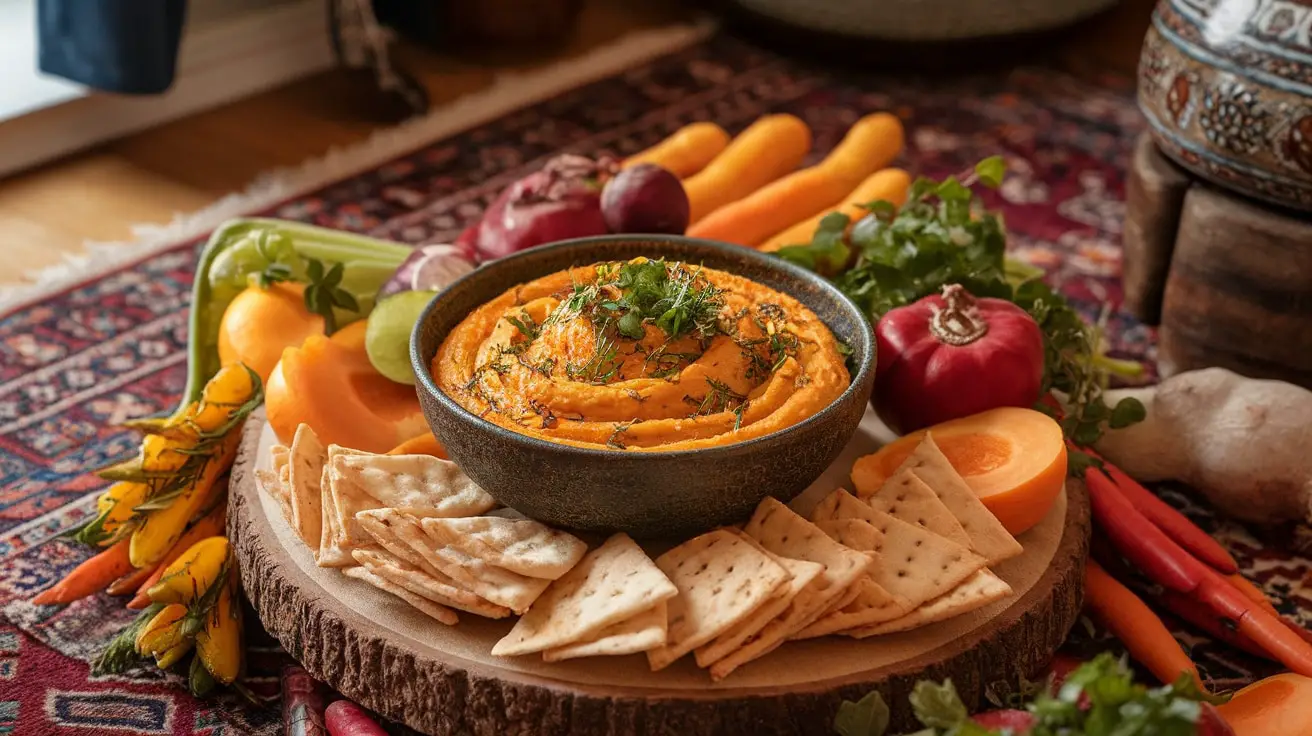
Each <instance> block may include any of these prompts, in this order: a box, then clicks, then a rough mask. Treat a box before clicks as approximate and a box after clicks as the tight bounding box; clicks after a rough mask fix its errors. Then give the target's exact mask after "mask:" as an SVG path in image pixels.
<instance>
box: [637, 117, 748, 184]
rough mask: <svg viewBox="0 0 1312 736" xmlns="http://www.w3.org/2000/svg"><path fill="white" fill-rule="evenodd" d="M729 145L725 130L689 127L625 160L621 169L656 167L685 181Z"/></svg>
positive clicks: (706, 125) (713, 126) (700, 125)
mask: <svg viewBox="0 0 1312 736" xmlns="http://www.w3.org/2000/svg"><path fill="white" fill-rule="evenodd" d="M728 145H729V134H728V133H726V132H724V128H721V127H720V126H718V125H716V124H715V123H692V124H690V125H685V126H683V127H682V128H679V129H678V130H676V131H675V132H674V134H673V135H671V136H670V137H669V138H666V139H665V140H663V141H661V142H660V143H657V144H656V145H654V146H652V147H651V148H648V149H647V150H645V151H642V152H640V153H635V154H633V155H632V156H630V157H628V158H627V159H625V160H624V166H625V168H627V167H629V166H633V165H634V164H656V165H657V166H660V167H663V168H665V169H668V170H669V171H670V173H672V174H674V175H675V176H677V177H679V178H680V179H687V178H688V177H690V176H692V175H693V174H696V173H697V172H698V171H701V170H702V169H704V168H706V165H707V164H709V163H710V162H711V161H713V160H715V157H716V156H718V155H720V152H721V151H723V150H724V149H725V147H726V146H728Z"/></svg>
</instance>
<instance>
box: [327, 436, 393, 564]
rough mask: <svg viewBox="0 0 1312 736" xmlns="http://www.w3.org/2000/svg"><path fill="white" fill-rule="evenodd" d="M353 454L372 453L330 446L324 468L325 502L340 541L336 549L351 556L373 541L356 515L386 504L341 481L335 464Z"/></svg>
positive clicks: (368, 454)
mask: <svg viewBox="0 0 1312 736" xmlns="http://www.w3.org/2000/svg"><path fill="white" fill-rule="evenodd" d="M353 455H366V456H372V455H373V453H370V452H364V451H363V450H352V449H350V448H349V447H342V446H341V445H328V462H327V463H326V465H325V468H326V469H327V470H328V482H326V483H322V484H321V486H322V488H323V489H324V490H325V491H326V492H327V494H328V496H327V498H325V499H323V502H324V503H327V504H328V507H329V508H330V509H332V512H333V515H334V516H335V517H336V520H335V521H334V522H333V524H334V527H335V528H336V532H337V536H338V541H337V546H339V547H341V548H342V549H343V550H345V551H346V552H347V553H348V554H349V553H350V551H351V550H353V549H356V548H358V547H360V546H361V545H365V544H369V543H370V538H369V535H367V534H366V533H365V531H364V529H363V528H361V526H360V524H359V522H357V521H356V520H355V515H356V514H358V513H359V512H361V511H366V510H368V509H376V508H379V507H381V506H383V504H381V503H378V502H377V501H375V500H374V499H373V498H371V497H370V496H368V495H366V494H364V493H363V492H362V491H360V490H359V489H357V488H355V487H354V486H351V487H345V486H346V485H347V484H344V483H340V482H339V476H338V474H337V473H335V472H333V465H334V463H336V462H337V460H338V458H342V457H349V456H353Z"/></svg>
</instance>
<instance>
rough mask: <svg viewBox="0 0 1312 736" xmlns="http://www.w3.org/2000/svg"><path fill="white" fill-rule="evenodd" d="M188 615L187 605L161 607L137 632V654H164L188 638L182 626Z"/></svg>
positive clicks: (176, 604)
mask: <svg viewBox="0 0 1312 736" xmlns="http://www.w3.org/2000/svg"><path fill="white" fill-rule="evenodd" d="M186 617H187V607H186V606H184V605H181V604H178V603H174V604H172V605H168V606H165V607H164V608H162V609H160V612H159V613H157V614H155V618H152V619H151V620H150V623H148V624H146V626H145V628H143V629H142V630H141V633H139V634H137V654H140V655H143V656H145V655H150V654H162V653H164V652H167V651H168V650H170V649H172V648H174V647H176V646H177V645H179V644H181V643H182V642H183V641H184V640H185V639H186V637H185V635H184V633H183V628H182V627H183V623H184V620H185V619H186Z"/></svg>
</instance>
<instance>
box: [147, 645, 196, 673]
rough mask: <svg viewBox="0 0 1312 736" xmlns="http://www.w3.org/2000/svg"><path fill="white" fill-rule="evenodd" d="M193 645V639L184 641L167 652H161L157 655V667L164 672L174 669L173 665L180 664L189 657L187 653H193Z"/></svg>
mask: <svg viewBox="0 0 1312 736" xmlns="http://www.w3.org/2000/svg"><path fill="white" fill-rule="evenodd" d="M191 645H192V641H191V639H183V640H182V643H180V644H178V645H177V646H175V647H173V648H172V649H169V650H168V651H166V652H161V653H159V654H156V655H155V666H156V667H159V668H160V669H162V670H166V669H168V668H170V667H172V666H173V665H175V664H177V663H178V660H180V659H182V658H183V657H185V656H187V652H190V651H191Z"/></svg>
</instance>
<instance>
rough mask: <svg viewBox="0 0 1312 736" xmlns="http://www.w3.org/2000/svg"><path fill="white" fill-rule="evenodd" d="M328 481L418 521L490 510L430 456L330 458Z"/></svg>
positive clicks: (458, 474)
mask: <svg viewBox="0 0 1312 736" xmlns="http://www.w3.org/2000/svg"><path fill="white" fill-rule="evenodd" d="M333 473H335V474H336V477H335V478H334V479H333V480H334V482H339V483H349V484H351V485H352V486H354V487H355V488H356V489H358V490H359V491H360V492H361V493H363V494H364V495H366V496H368V497H370V498H373V499H374V500H375V501H377V502H378V505H377V506H376V507H375V508H383V507H385V508H389V509H396V510H398V511H400V512H401V513H405V514H410V515H412V516H418V517H447V518H452V517H464V516H478V515H479V514H482V513H485V512H487V511H490V510H492V509H493V508H495V507H496V505H497V502H496V499H494V498H492V497H491V496H490V495H488V493H487V491H484V490H483V489H482V488H479V487H478V485H476V484H475V483H474V481H472V480H470V478H469V476H468V475H465V472H464V471H463V470H461V469H460V468H459V467H458V466H457V465H456V464H455V463H453V462H451V461H449V460H443V459H441V458H439V457H433V456H432V455H344V456H341V457H339V458H334V459H333Z"/></svg>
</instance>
